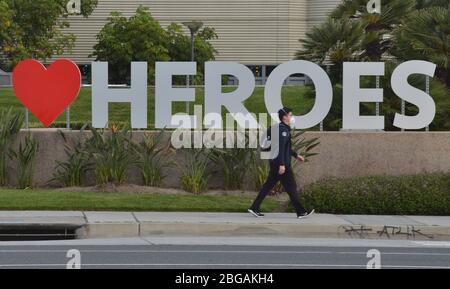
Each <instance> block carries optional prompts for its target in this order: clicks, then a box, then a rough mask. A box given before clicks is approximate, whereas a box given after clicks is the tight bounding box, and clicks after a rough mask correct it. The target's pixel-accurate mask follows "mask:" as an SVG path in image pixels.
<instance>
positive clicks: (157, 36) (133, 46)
mask: <svg viewBox="0 0 450 289" xmlns="http://www.w3.org/2000/svg"><path fill="white" fill-rule="evenodd" d="M97 39H98V43H97V44H96V45H95V46H94V53H93V54H92V56H95V57H96V59H97V60H100V61H108V62H109V76H110V80H111V82H113V83H123V82H124V80H126V79H127V78H129V75H130V63H131V62H132V61H146V62H149V63H154V62H155V61H156V60H158V61H168V60H170V56H169V51H168V46H169V43H168V38H167V36H166V31H165V30H164V29H163V28H162V27H161V26H160V25H159V23H158V21H156V20H155V19H154V18H153V17H152V16H151V15H150V13H149V12H148V9H147V8H144V7H142V6H141V7H139V8H138V9H137V10H136V14H135V15H134V16H132V17H131V18H129V19H127V18H126V17H124V16H122V14H121V13H119V12H112V13H111V17H110V18H109V22H108V23H107V24H106V25H105V26H104V27H103V28H102V30H101V31H100V33H99V34H98V35H97ZM153 74H154V66H152V65H149V75H153Z"/></svg>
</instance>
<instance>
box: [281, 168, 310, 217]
mask: <svg viewBox="0 0 450 289" xmlns="http://www.w3.org/2000/svg"><path fill="white" fill-rule="evenodd" d="M280 180H281V184H282V185H283V187H284V189H285V190H286V192H287V193H288V194H289V198H290V199H291V203H292V204H293V205H294V208H295V211H296V212H297V216H299V215H302V214H304V213H306V210H305V208H304V207H303V206H302V204H301V203H300V201H299V199H298V191H297V183H296V182H295V177H294V173H293V171H292V168H291V167H286V172H285V173H284V174H283V175H282V176H281V179H280Z"/></svg>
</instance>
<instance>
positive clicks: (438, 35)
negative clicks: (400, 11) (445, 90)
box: [393, 5, 450, 87]
mask: <svg viewBox="0 0 450 289" xmlns="http://www.w3.org/2000/svg"><path fill="white" fill-rule="evenodd" d="M394 35H395V37H394V39H395V49H394V51H393V54H394V55H395V56H397V58H399V59H402V60H410V59H423V60H428V61H431V62H433V63H435V64H436V65H437V66H438V69H437V71H436V75H437V77H438V78H439V79H440V80H441V81H442V82H443V83H446V85H447V87H450V78H449V77H450V76H449V69H450V5H448V7H447V8H443V7H437V6H435V7H430V8H426V9H421V10H417V11H415V12H414V13H411V14H410V15H408V16H407V17H406V18H405V19H404V21H403V24H402V25H401V26H400V27H398V29H396V31H395V34H394Z"/></svg>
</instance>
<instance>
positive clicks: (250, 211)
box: [247, 209, 264, 218]
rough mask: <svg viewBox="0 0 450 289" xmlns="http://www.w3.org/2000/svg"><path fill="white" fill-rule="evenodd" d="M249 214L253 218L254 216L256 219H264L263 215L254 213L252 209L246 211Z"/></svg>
mask: <svg viewBox="0 0 450 289" xmlns="http://www.w3.org/2000/svg"><path fill="white" fill-rule="evenodd" d="M247 211H248V212H249V213H250V214H252V215H253V216H255V217H256V218H261V217H264V214H263V213H261V212H258V211H254V210H252V209H248V210H247Z"/></svg>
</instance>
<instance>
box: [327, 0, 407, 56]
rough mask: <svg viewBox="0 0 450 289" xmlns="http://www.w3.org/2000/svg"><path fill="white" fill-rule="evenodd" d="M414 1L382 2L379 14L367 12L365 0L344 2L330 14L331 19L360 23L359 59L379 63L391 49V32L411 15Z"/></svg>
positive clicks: (395, 0) (389, 0)
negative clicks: (361, 35) (361, 27)
mask: <svg viewBox="0 0 450 289" xmlns="http://www.w3.org/2000/svg"><path fill="white" fill-rule="evenodd" d="M415 5H416V1H415V0H382V1H381V13H380V14H376V13H375V14H374V13H369V12H368V11H367V0H345V1H343V2H342V4H341V5H339V6H338V7H337V8H336V9H335V10H334V11H333V12H332V13H331V17H332V18H337V19H340V18H345V17H348V18H349V19H351V20H353V21H356V22H358V23H361V24H362V25H363V27H364V35H363V40H362V42H361V50H362V51H363V53H362V55H361V58H362V59H363V60H368V61H380V60H381V59H382V57H383V56H389V50H390V49H391V48H392V40H391V39H392V38H391V33H392V31H393V30H394V29H395V28H396V27H397V26H398V25H399V24H400V23H401V21H402V18H403V17H404V16H405V15H408V14H409V13H411V12H412V11H413V10H414V8H415Z"/></svg>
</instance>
